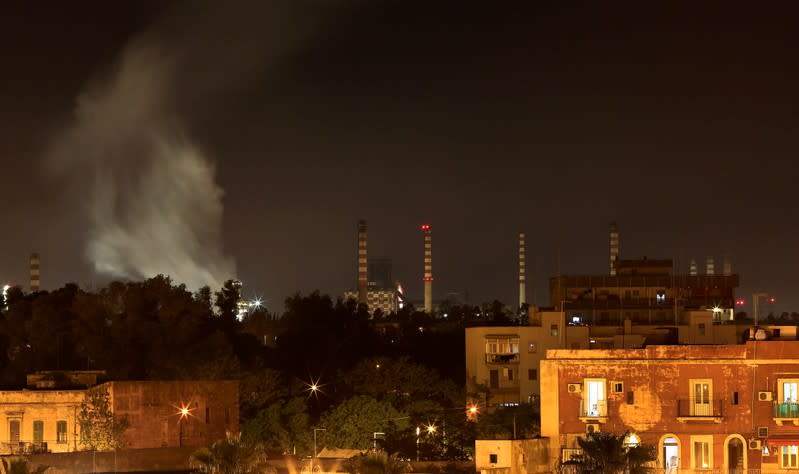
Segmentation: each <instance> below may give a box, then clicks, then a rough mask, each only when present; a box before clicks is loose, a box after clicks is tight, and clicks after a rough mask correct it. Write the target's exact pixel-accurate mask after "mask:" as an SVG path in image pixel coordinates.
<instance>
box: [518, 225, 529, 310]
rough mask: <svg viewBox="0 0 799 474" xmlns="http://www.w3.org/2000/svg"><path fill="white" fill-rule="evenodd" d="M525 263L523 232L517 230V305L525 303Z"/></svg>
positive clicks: (520, 305)
mask: <svg viewBox="0 0 799 474" xmlns="http://www.w3.org/2000/svg"><path fill="white" fill-rule="evenodd" d="M526 267H527V265H526V262H525V255H524V232H519V307H520V308H521V307H522V306H524V304H525V303H527V282H526V275H525V269H526Z"/></svg>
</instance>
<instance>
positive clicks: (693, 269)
mask: <svg viewBox="0 0 799 474" xmlns="http://www.w3.org/2000/svg"><path fill="white" fill-rule="evenodd" d="M688 273H689V274H690V275H691V276H696V275H698V274H699V271H698V270H697V269H696V259H693V258H692V259H691V268H690V269H689V270H688Z"/></svg>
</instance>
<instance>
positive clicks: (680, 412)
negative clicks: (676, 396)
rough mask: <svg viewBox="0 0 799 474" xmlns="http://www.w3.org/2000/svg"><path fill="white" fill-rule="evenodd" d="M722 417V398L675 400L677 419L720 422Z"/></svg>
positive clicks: (682, 420)
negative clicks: (703, 400) (702, 400)
mask: <svg viewBox="0 0 799 474" xmlns="http://www.w3.org/2000/svg"><path fill="white" fill-rule="evenodd" d="M722 419H724V400H709V401H706V402H700V401H697V400H677V421H679V422H681V423H685V422H688V421H712V422H714V423H721V421H722Z"/></svg>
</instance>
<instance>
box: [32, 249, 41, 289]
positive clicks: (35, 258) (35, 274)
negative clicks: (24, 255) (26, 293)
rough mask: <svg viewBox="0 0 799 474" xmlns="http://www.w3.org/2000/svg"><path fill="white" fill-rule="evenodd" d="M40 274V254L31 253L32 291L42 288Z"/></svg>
mask: <svg viewBox="0 0 799 474" xmlns="http://www.w3.org/2000/svg"><path fill="white" fill-rule="evenodd" d="M40 283H41V280H40V275H39V254H38V253H32V254H31V293H36V292H37V291H39V289H40V288H41V286H40Z"/></svg>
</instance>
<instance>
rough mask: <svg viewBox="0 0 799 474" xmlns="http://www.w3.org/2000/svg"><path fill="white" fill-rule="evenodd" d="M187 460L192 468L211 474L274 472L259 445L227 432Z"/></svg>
mask: <svg viewBox="0 0 799 474" xmlns="http://www.w3.org/2000/svg"><path fill="white" fill-rule="evenodd" d="M189 462H190V464H191V466H192V468H194V469H197V470H198V471H200V472H205V473H211V474H248V473H263V472H271V473H274V472H276V471H275V469H274V468H271V467H270V466H269V465H268V464H267V462H266V456H265V455H264V452H263V449H262V448H261V446H260V445H259V444H255V443H248V442H244V441H242V440H241V434H231V433H228V434H227V437H226V438H225V439H222V440H219V441H217V442H215V443H214V444H212V445H211V447H210V448H201V449H199V450H197V451H195V452H194V453H193V454H192V455H191V458H190V459H189Z"/></svg>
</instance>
